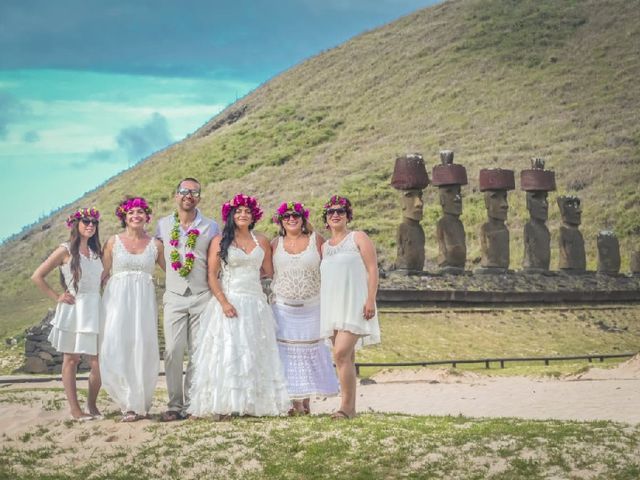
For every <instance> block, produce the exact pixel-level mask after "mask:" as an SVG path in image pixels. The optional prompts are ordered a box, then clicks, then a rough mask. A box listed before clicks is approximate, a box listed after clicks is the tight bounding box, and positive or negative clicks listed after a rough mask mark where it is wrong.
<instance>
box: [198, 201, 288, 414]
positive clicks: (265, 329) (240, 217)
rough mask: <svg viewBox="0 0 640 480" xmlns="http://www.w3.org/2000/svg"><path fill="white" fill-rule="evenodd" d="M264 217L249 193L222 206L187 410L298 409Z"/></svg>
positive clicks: (273, 411)
mask: <svg viewBox="0 0 640 480" xmlns="http://www.w3.org/2000/svg"><path fill="white" fill-rule="evenodd" d="M261 217H262V209H261V208H260V205H259V204H258V201H257V200H256V199H255V198H254V197H251V196H248V195H243V194H241V193H240V194H238V195H236V196H235V197H233V199H231V200H230V201H228V202H226V203H225V204H224V205H223V206H222V221H223V222H224V228H223V230H222V235H221V236H217V237H215V238H214V239H213V240H212V241H211V245H210V247H209V254H208V267H207V268H208V281H209V288H210V289H211V293H212V294H213V297H212V298H211V300H209V303H208V304H207V306H206V307H205V309H204V311H203V312H202V317H201V320H200V322H201V324H200V329H199V330H198V339H197V341H196V351H195V356H194V359H193V362H194V365H195V371H194V374H193V379H192V382H191V390H190V398H191V404H190V405H189V408H188V409H187V412H188V413H189V414H190V415H193V416H195V417H204V416H213V417H214V419H217V420H222V419H225V418H227V417H229V416H231V415H238V416H242V415H250V416H255V417H261V416H268V415H282V414H284V413H285V412H287V410H288V409H289V408H290V407H291V402H290V401H289V396H288V395H287V385H286V381H285V378H284V374H283V371H282V365H281V363H280V357H279V356H278V347H277V345H276V335H275V321H274V319H273V313H272V312H271V308H270V307H269V304H268V303H267V298H266V296H265V295H264V293H263V292H262V285H261V283H260V274H261V271H262V273H263V275H265V276H268V277H270V276H271V275H272V273H273V264H272V261H271V246H270V245H269V241H268V240H267V238H266V237H265V236H264V235H261V234H259V233H254V232H253V227H254V226H255V224H256V222H257V221H258V220H260V218H261Z"/></svg>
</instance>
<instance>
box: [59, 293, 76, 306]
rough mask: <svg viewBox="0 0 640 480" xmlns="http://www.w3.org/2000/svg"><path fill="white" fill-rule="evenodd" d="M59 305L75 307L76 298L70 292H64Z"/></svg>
mask: <svg viewBox="0 0 640 480" xmlns="http://www.w3.org/2000/svg"><path fill="white" fill-rule="evenodd" d="M58 303H66V304H68V305H73V304H74V303H76V297H74V296H73V295H71V294H70V293H69V292H64V293H62V294H61V295H59V296H58Z"/></svg>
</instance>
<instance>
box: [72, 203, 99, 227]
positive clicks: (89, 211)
mask: <svg viewBox="0 0 640 480" xmlns="http://www.w3.org/2000/svg"><path fill="white" fill-rule="evenodd" d="M84 217H91V218H95V219H96V220H100V212H99V211H98V209H97V208H96V207H91V208H79V209H78V210H76V211H75V212H74V213H72V214H71V215H69V216H68V217H67V227H68V228H72V227H73V224H74V223H75V222H76V221H78V220H80V219H81V218H84Z"/></svg>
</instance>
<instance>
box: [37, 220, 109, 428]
mask: <svg viewBox="0 0 640 480" xmlns="http://www.w3.org/2000/svg"><path fill="white" fill-rule="evenodd" d="M99 219H100V213H99V212H98V210H96V209H95V208H81V209H79V210H77V211H75V212H74V213H73V214H72V215H70V216H69V218H67V227H69V228H70V229H71V232H70V234H69V241H68V242H65V243H63V244H61V245H60V246H59V247H58V248H57V249H56V250H55V251H54V252H53V253H52V254H51V255H50V256H49V258H47V259H46V260H45V261H44V262H43V263H42V265H40V266H39V267H38V268H37V269H36V271H35V272H33V275H32V276H31V280H33V282H34V283H35V284H36V285H37V286H38V288H40V290H42V291H43V292H44V293H45V294H46V295H47V296H48V297H49V298H51V299H53V300H55V301H56V302H57V306H56V313H55V316H54V317H53V320H52V321H51V325H52V327H51V333H50V334H49V342H51V345H52V346H53V348H55V349H56V350H57V351H58V352H62V384H63V385H64V392H65V394H66V396H67V401H68V402H69V408H70V410H71V417H72V418H73V419H75V420H78V421H85V420H91V419H93V418H95V417H99V416H100V411H99V410H98V407H97V406H96V399H97V398H98V391H99V390H100V368H99V366H98V333H99V331H100V276H101V274H102V261H101V259H100V257H101V255H102V250H101V248H100V236H99V235H98V223H99ZM56 267H59V268H60V283H61V284H62V288H63V290H64V291H63V292H62V293H61V294H58V293H57V292H56V291H55V290H53V288H51V287H50V286H49V284H47V282H46V280H45V278H46V276H47V275H48V274H49V273H50V272H51V271H52V270H53V269H54V268H56ZM82 354H83V355H85V356H86V357H87V360H88V361H89V365H90V366H91V373H90V374H89V395H88V398H87V408H88V410H89V412H88V413H85V412H83V411H82V409H81V408H80V404H79V402H78V394H77V390H76V371H77V370H78V364H79V363H80V355H82Z"/></svg>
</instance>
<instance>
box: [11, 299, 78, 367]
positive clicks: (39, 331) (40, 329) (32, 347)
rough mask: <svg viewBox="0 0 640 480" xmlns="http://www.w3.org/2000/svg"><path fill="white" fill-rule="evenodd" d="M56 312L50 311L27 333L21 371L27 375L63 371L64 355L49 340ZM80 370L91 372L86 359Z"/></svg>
mask: <svg viewBox="0 0 640 480" xmlns="http://www.w3.org/2000/svg"><path fill="white" fill-rule="evenodd" d="M54 313H55V310H53V309H49V311H48V312H47V314H46V315H45V317H44V318H43V319H42V320H41V321H40V323H39V324H37V325H35V326H33V327H31V328H30V329H29V330H27V333H26V338H25V340H26V342H25V345H24V353H25V361H24V365H23V366H22V368H21V370H22V371H23V372H26V373H60V372H61V371H62V353H60V352H57V351H56V350H55V349H54V348H53V347H52V346H51V344H50V343H49V341H48V340H47V338H48V337H49V332H50V331H51V319H52V318H53V315H54ZM78 369H79V370H89V364H88V363H87V362H86V360H85V359H84V357H83V358H82V361H81V362H80V366H79V367H78Z"/></svg>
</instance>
